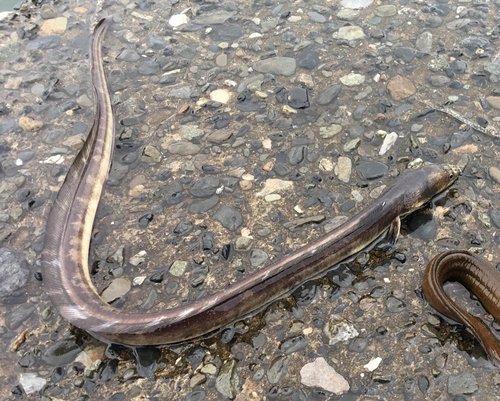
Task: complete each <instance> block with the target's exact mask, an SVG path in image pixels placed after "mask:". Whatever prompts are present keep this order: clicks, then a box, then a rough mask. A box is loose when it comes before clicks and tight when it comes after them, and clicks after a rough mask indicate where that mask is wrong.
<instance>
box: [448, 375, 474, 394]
mask: <svg viewBox="0 0 500 401" xmlns="http://www.w3.org/2000/svg"><path fill="white" fill-rule="evenodd" d="M478 389H479V387H478V386H477V380H476V378H475V376H474V375H473V374H472V373H469V372H464V373H461V374H459V375H456V376H454V375H452V376H450V377H448V393H450V394H451V395H458V394H472V393H474V392H475V391H477V390H478Z"/></svg>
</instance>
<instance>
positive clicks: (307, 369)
mask: <svg viewBox="0 0 500 401" xmlns="http://www.w3.org/2000/svg"><path fill="white" fill-rule="evenodd" d="M300 378H301V383H302V384H303V385H305V386H309V387H320V388H322V389H324V390H326V391H329V392H331V393H333V394H335V395H341V394H344V393H346V392H348V391H349V389H350V386H349V383H348V382H347V380H346V379H344V378H343V377H342V376H341V375H340V374H338V373H337V372H336V371H335V369H333V368H332V367H331V366H330V365H328V363H327V362H326V361H325V359H324V358H321V357H320V358H316V359H315V360H314V362H311V363H307V364H305V365H304V366H303V367H302V368H301V369H300Z"/></svg>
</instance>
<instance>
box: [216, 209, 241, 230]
mask: <svg viewBox="0 0 500 401" xmlns="http://www.w3.org/2000/svg"><path fill="white" fill-rule="evenodd" d="M214 219H215V220H217V221H218V222H219V223H221V224H222V226H223V227H224V228H226V229H228V230H229V231H234V230H236V229H237V228H239V227H240V226H241V225H242V224H243V216H242V215H241V213H240V212H239V211H238V210H236V209H235V208H234V207H232V206H223V207H221V208H220V209H219V210H218V211H217V213H215V214H214Z"/></svg>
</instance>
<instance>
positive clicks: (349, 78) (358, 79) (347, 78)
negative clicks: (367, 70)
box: [340, 72, 365, 86]
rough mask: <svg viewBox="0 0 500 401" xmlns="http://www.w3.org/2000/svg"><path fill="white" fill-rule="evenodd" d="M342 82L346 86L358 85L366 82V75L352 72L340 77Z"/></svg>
mask: <svg viewBox="0 0 500 401" xmlns="http://www.w3.org/2000/svg"><path fill="white" fill-rule="evenodd" d="M340 82H342V83H343V84H344V85H346V86H357V85H361V84H362V83H363V82H365V76H364V75H361V74H356V73H354V72H351V73H350V74H348V75H344V76H343V77H340Z"/></svg>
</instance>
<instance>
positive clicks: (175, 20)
mask: <svg viewBox="0 0 500 401" xmlns="http://www.w3.org/2000/svg"><path fill="white" fill-rule="evenodd" d="M188 22H189V18H188V16H187V15H186V14H175V15H172V16H171V17H170V19H169V20H168V23H169V25H170V26H173V27H174V28H176V27H178V26H181V25H184V24H187V23H188Z"/></svg>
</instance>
